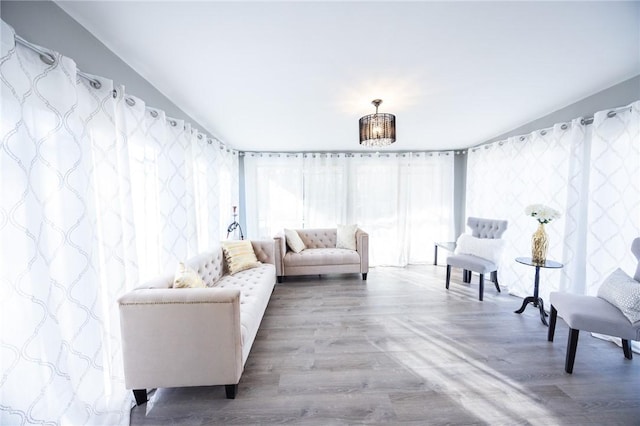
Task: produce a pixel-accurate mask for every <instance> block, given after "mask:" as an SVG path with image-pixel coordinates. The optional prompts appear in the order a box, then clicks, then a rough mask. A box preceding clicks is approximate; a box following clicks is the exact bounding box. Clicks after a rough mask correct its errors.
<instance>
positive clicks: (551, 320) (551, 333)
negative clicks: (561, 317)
mask: <svg viewBox="0 0 640 426" xmlns="http://www.w3.org/2000/svg"><path fill="white" fill-rule="evenodd" d="M557 317H558V311H557V310H556V308H554V307H553V305H551V316H550V317H549V332H548V333H547V340H548V341H549V342H553V336H554V335H555V333H556V319H557Z"/></svg>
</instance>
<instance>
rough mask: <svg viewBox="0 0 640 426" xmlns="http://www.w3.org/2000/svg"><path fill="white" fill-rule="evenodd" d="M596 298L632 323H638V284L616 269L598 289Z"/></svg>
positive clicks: (639, 301) (639, 312) (639, 286)
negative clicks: (617, 310) (609, 304)
mask: <svg viewBox="0 0 640 426" xmlns="http://www.w3.org/2000/svg"><path fill="white" fill-rule="evenodd" d="M598 297H599V298H601V299H604V300H606V301H607V302H609V303H611V304H612V305H613V306H615V307H616V308H618V309H620V311H621V312H622V313H623V314H624V316H625V317H627V319H628V320H629V321H631V322H632V323H634V322H636V321H640V282H638V281H636V280H634V279H633V278H631V277H630V276H629V275H627V274H626V273H625V272H624V271H623V270H622V269H620V268H618V269H616V270H615V271H613V272H612V273H611V275H609V276H608V277H607V278H605V280H604V281H603V283H602V285H601V286H600V288H599V289H598Z"/></svg>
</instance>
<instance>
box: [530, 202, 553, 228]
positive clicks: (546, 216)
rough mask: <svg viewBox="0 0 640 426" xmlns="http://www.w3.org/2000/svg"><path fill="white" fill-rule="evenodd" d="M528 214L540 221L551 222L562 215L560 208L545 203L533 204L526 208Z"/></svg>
mask: <svg viewBox="0 0 640 426" xmlns="http://www.w3.org/2000/svg"><path fill="white" fill-rule="evenodd" d="M524 212H525V214H526V215H527V216H531V217H533V218H535V219H536V220H537V221H538V222H540V223H543V224H544V223H549V222H551V221H552V220H554V219H558V218H559V217H560V212H559V211H558V210H555V209H552V208H551V207H549V206H545V205H544V204H531V205H530V206H527V207H526V208H525V209H524Z"/></svg>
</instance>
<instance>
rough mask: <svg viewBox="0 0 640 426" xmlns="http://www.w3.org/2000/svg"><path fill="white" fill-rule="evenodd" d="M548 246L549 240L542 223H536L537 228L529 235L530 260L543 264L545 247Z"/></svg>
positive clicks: (545, 253) (545, 252) (545, 258)
mask: <svg viewBox="0 0 640 426" xmlns="http://www.w3.org/2000/svg"><path fill="white" fill-rule="evenodd" d="M548 248H549V240H548V238H547V233H546V231H545V230H544V224H543V223H541V224H539V225H538V229H537V230H536V232H534V233H533V236H532V237H531V260H532V261H533V263H539V264H544V262H545V261H546V260H547V249H548Z"/></svg>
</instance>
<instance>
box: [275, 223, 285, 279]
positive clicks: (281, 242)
mask: <svg viewBox="0 0 640 426" xmlns="http://www.w3.org/2000/svg"><path fill="white" fill-rule="evenodd" d="M273 240H274V241H275V258H276V276H278V277H281V276H283V275H284V255H285V254H287V240H286V238H285V236H284V233H283V232H279V233H277V234H276V236H275V237H273Z"/></svg>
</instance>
